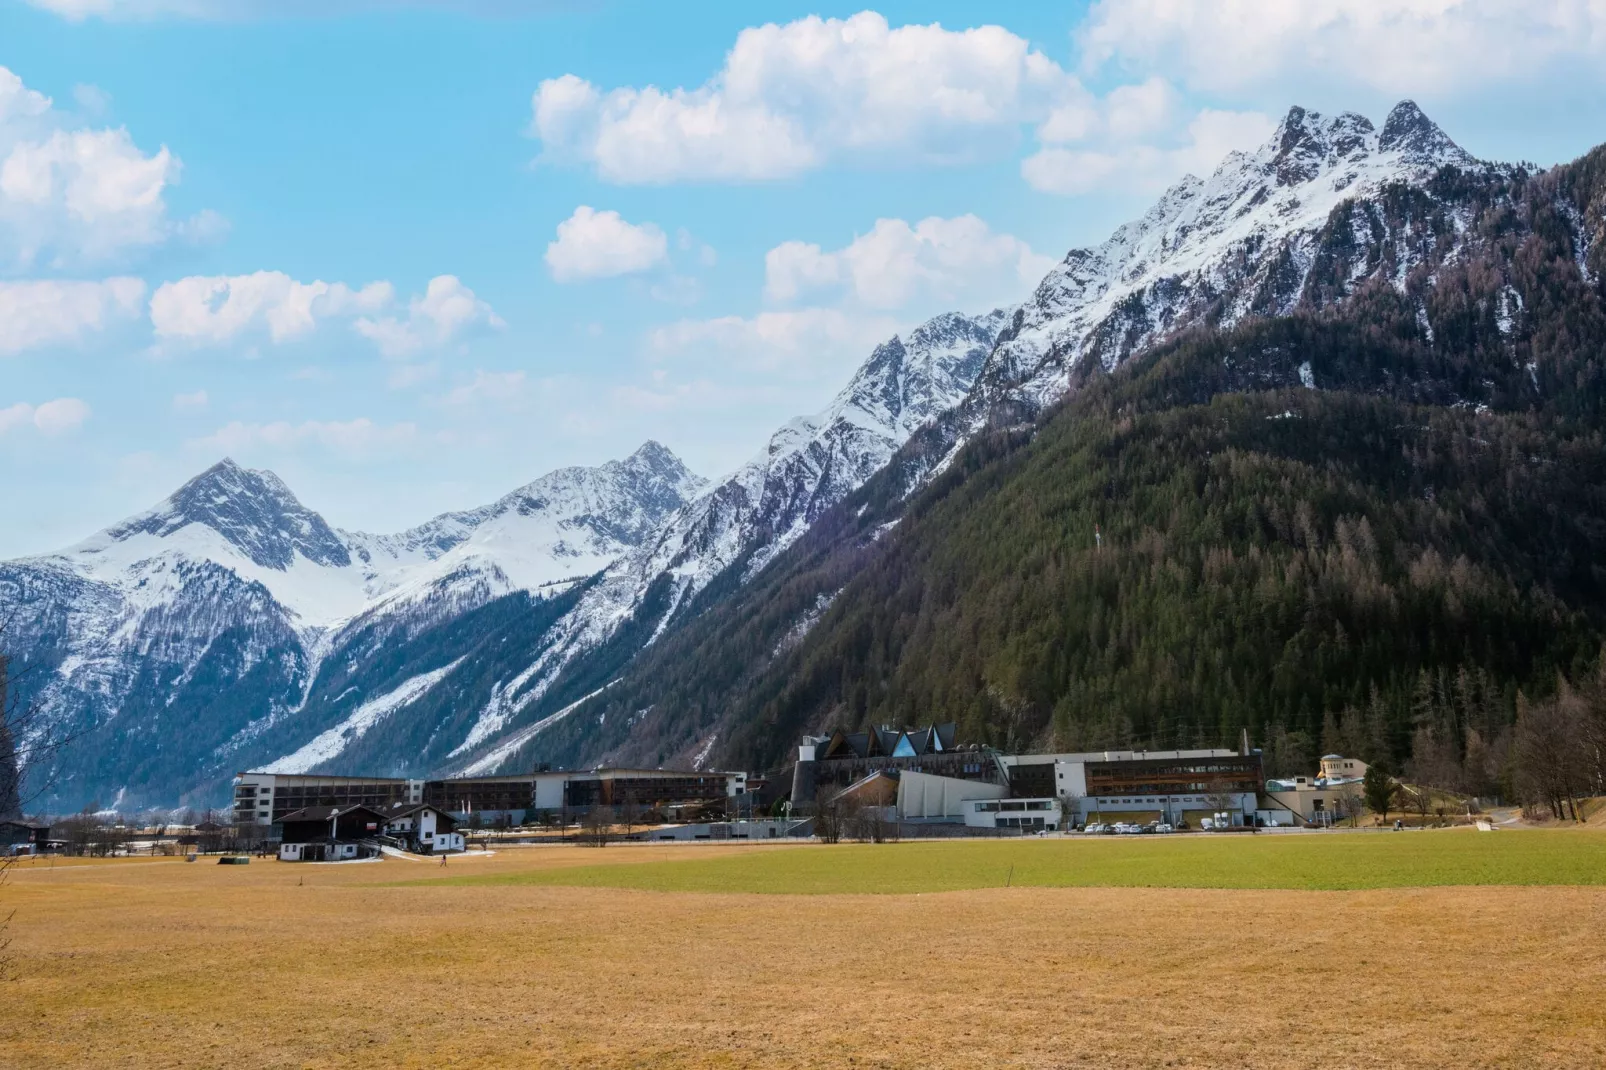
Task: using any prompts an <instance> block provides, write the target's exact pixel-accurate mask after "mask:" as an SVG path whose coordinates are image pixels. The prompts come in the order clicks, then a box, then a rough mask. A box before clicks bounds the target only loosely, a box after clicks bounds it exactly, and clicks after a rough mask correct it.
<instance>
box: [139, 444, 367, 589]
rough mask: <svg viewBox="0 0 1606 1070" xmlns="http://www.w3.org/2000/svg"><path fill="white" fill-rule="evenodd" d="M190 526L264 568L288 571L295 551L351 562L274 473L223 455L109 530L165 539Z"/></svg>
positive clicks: (322, 560) (317, 559)
mask: <svg viewBox="0 0 1606 1070" xmlns="http://www.w3.org/2000/svg"><path fill="white" fill-rule="evenodd" d="M191 524H200V525H204V526H206V527H209V528H211V529H212V530H213V531H216V532H217V533H218V534H219V535H222V536H223V537H224V538H225V539H227V540H228V541H229V542H230V543H231V544H232V545H233V546H234V547H235V548H236V549H238V550H239V551H240V552H241V553H243V554H245V556H247V557H249V558H250V559H251V560H252V561H253V562H255V563H256V564H258V565H261V566H262V567H264V568H275V569H281V570H282V569H287V568H289V567H290V565H291V564H292V563H293V562H294V560H295V555H296V553H297V551H299V552H300V553H301V555H302V556H303V557H305V558H307V559H308V560H309V561H312V562H314V563H316V564H320V565H336V566H344V565H348V564H350V563H351V555H350V554H349V552H348V551H347V549H346V544H345V542H344V541H343V540H342V539H341V538H340V536H339V535H337V534H336V533H335V532H334V530H333V529H332V528H330V527H329V525H328V524H327V523H325V521H324V519H323V517H321V516H319V515H318V514H317V513H315V512H313V511H312V510H311V509H308V508H307V507H306V506H304V505H302V504H301V502H300V501H299V500H297V498H296V496H295V494H293V493H292V492H291V490H290V488H289V487H288V486H286V485H285V482H284V480H282V479H280V478H279V477H278V476H276V475H274V474H273V473H272V472H268V471H259V470H257V469H252V468H242V467H241V466H240V465H238V464H236V463H235V462H234V460H233V459H232V458H228V457H225V458H224V459H223V460H221V461H219V462H218V463H217V464H214V465H213V466H212V467H211V468H208V469H207V470H206V471H204V472H202V473H201V474H200V475H198V476H196V477H195V478H194V479H191V480H190V481H189V482H188V483H185V484H184V485H183V486H182V487H180V488H179V489H178V490H177V491H175V492H174V493H173V495H172V496H171V497H170V498H168V499H167V500H166V501H164V502H162V503H161V504H159V505H157V506H156V507H155V508H154V509H152V510H150V511H149V512H147V513H143V514H141V515H139V516H136V517H133V518H131V519H129V520H126V521H124V522H123V523H122V524H119V525H118V526H116V527H114V528H112V529H110V530H109V531H108V532H107V535H108V536H109V537H111V538H112V539H114V540H119V541H120V540H124V539H128V538H131V537H133V536H135V535H139V534H149V535H155V536H157V537H159V538H165V537H167V536H169V535H172V534H174V533H176V532H178V531H180V530H182V529H183V528H186V527H188V526H189V525H191Z"/></svg>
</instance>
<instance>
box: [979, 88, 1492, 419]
mask: <svg viewBox="0 0 1606 1070" xmlns="http://www.w3.org/2000/svg"><path fill="white" fill-rule="evenodd" d="M1445 166H1455V167H1460V168H1473V167H1476V166H1478V164H1477V161H1475V160H1474V159H1473V158H1472V157H1471V156H1469V155H1468V154H1467V153H1465V152H1463V151H1462V150H1461V149H1460V148H1459V147H1458V146H1457V145H1456V144H1455V143H1454V142H1453V141H1451V140H1450V139H1449V138H1448V137H1447V136H1446V135H1445V134H1444V132H1443V131H1442V130H1440V129H1439V128H1438V127H1437V126H1435V125H1434V124H1433V122H1432V121H1431V120H1429V119H1428V118H1427V116H1425V115H1423V114H1422V112H1421V110H1420V109H1418V108H1417V106H1416V105H1415V104H1413V103H1411V102H1410V101H1405V102H1403V103H1401V104H1399V105H1397V106H1396V107H1395V108H1394V110H1393V111H1391V112H1390V113H1389V116H1388V119H1387V120H1386V121H1385V122H1384V124H1383V127H1382V129H1381V130H1379V129H1377V128H1375V127H1374V126H1373V125H1372V123H1371V121H1370V120H1368V119H1367V118H1365V117H1364V116H1361V115H1356V114H1354V113H1351V112H1346V113H1344V114H1342V115H1339V116H1336V117H1333V118H1327V117H1324V116H1322V115H1319V114H1317V113H1315V112H1309V111H1306V110H1304V109H1303V108H1294V109H1292V110H1290V111H1289V113H1288V115H1287V116H1286V117H1285V118H1284V119H1283V121H1282V123H1281V124H1280V125H1279V127H1278V128H1277V131H1276V132H1275V133H1274V134H1273V135H1272V137H1271V138H1270V139H1269V140H1268V141H1267V142H1266V143H1265V144H1264V145H1262V146H1261V147H1260V148H1259V149H1257V150H1255V151H1254V152H1251V153H1243V152H1234V153H1232V154H1230V155H1229V156H1227V158H1226V159H1225V160H1223V161H1222V163H1221V165H1220V166H1219V167H1218V168H1217V169H1216V171H1215V173H1214V174H1212V175H1211V176H1210V178H1208V179H1205V180H1201V179H1199V178H1196V177H1194V176H1192V175H1189V176H1187V177H1185V178H1184V179H1182V180H1181V181H1180V182H1178V183H1177V184H1176V185H1175V186H1173V187H1172V188H1171V189H1170V190H1168V191H1167V192H1166V193H1165V195H1164V196H1162V197H1161V198H1160V200H1159V202H1158V203H1156V204H1155V205H1154V207H1153V208H1151V209H1150V210H1149V211H1148V213H1147V214H1145V215H1144V216H1143V218H1142V219H1139V220H1137V221H1135V222H1132V223H1128V224H1126V225H1125V226H1122V227H1121V228H1119V229H1118V230H1117V231H1116V232H1115V233H1114V234H1113V235H1111V237H1110V238H1109V240H1108V241H1106V242H1105V243H1104V244H1102V245H1100V246H1098V247H1097V248H1094V249H1075V250H1072V251H1071V253H1070V254H1069V255H1067V256H1066V257H1065V259H1064V260H1063V261H1062V262H1061V263H1060V264H1059V265H1058V266H1056V267H1055V268H1054V270H1053V271H1051V272H1050V273H1049V274H1048V276H1047V277H1046V278H1045V279H1044V280H1043V282H1042V283H1041V285H1039V286H1038V288H1037V291H1036V293H1035V294H1033V296H1032V299H1031V300H1030V301H1028V302H1027V303H1026V304H1025V305H1024V306H1023V307H1022V309H1021V313H1020V317H1019V319H1018V320H1017V321H1016V323H1015V324H1013V325H1011V326H1010V327H1009V328H1008V329H1006V330H1005V331H1004V332H1003V333H1002V336H1001V338H1000V340H999V343H998V345H997V347H996V348H995V349H994V351H993V353H992V354H991V356H990V357H989V358H988V361H987V366H986V367H985V368H984V369H983V371H982V373H981V375H980V377H979V378H978V381H977V384H976V388H975V392H974V393H975V396H974V397H973V398H972V399H971V400H970V402H969V403H968V405H967V408H968V409H969V410H970V413H971V421H970V422H971V424H972V427H974V426H975V424H976V423H978V422H979V420H980V419H982V418H984V417H985V415H986V412H987V411H988V410H990V409H992V408H993V407H994V406H997V405H998V404H999V403H1001V402H1014V403H1017V404H1018V405H1020V406H1021V407H1023V408H1024V409H1025V414H1026V415H1028V416H1029V415H1031V414H1032V413H1033V412H1035V411H1039V410H1041V409H1042V408H1043V407H1044V406H1045V405H1047V404H1051V403H1052V402H1053V401H1055V400H1056V399H1058V398H1059V397H1060V396H1061V395H1062V394H1064V393H1065V391H1066V390H1067V389H1068V388H1069V387H1070V385H1071V379H1072V376H1073V373H1074V372H1075V371H1076V370H1077V368H1078V366H1079V365H1081V364H1082V362H1083V361H1084V360H1085V359H1088V358H1092V359H1096V360H1098V361H1099V362H1100V364H1101V365H1102V366H1103V367H1104V368H1105V369H1106V370H1108V369H1111V368H1113V367H1115V365H1116V364H1118V363H1119V362H1120V361H1121V360H1123V359H1125V357H1126V356H1128V355H1129V354H1131V353H1134V352H1136V351H1138V350H1140V349H1142V348H1144V347H1146V346H1148V345H1150V344H1152V343H1153V342H1155V341H1158V340H1159V339H1161V338H1163V337H1165V336H1166V335H1167V334H1170V333H1171V332H1173V331H1175V330H1178V329H1180V328H1182V327H1187V326H1192V325H1195V324H1201V323H1207V322H1208V323H1214V324H1217V325H1221V326H1228V325H1231V324H1233V323H1235V322H1237V321H1238V320H1241V319H1242V318H1244V317H1245V316H1247V315H1250V314H1257V313H1258V314H1265V315H1283V314H1287V313H1288V312H1290V311H1292V309H1293V308H1294V307H1295V306H1296V305H1297V303H1298V302H1299V300H1300V298H1301V295H1302V293H1303V290H1304V283H1305V279H1306V276H1307V274H1308V273H1309V271H1310V269H1311V266H1312V263H1313V248H1314V243H1315V240H1316V237H1317V235H1318V233H1319V232H1320V231H1321V230H1322V228H1323V227H1324V226H1325V225H1326V224H1327V222H1328V219H1329V216H1330V215H1331V214H1332V212H1333V209H1334V208H1335V207H1337V206H1338V205H1339V204H1340V203H1341V202H1343V201H1345V200H1349V199H1355V198H1364V197H1368V196H1374V195H1376V194H1377V193H1378V192H1379V191H1381V190H1382V189H1383V188H1384V187H1386V186H1388V185H1390V184H1392V183H1410V184H1417V185H1420V184H1422V183H1423V182H1425V181H1426V180H1427V179H1429V178H1430V177H1432V176H1433V175H1434V174H1435V173H1436V172H1437V171H1439V169H1440V168H1442V167H1445ZM1411 262H1412V261H1411V258H1410V256H1409V255H1408V251H1407V255H1406V256H1403V257H1401V258H1400V261H1399V263H1400V265H1401V270H1402V272H1403V271H1404V270H1406V269H1408V268H1409V266H1410V264H1411Z"/></svg>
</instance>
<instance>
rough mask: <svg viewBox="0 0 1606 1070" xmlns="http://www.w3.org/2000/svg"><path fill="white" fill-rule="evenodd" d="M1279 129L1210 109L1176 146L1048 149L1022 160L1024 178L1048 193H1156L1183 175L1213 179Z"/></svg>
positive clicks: (1264, 119) (1263, 118)
mask: <svg viewBox="0 0 1606 1070" xmlns="http://www.w3.org/2000/svg"><path fill="white" fill-rule="evenodd" d="M1276 125H1277V124H1276V121H1275V120H1273V119H1272V118H1271V116H1269V115H1266V114H1264V113H1261V112H1236V111H1217V110H1214V109H1208V108H1207V109H1205V110H1204V111H1201V112H1199V113H1198V114H1197V115H1195V116H1193V118H1192V119H1191V120H1190V121H1189V122H1188V125H1187V127H1186V129H1185V131H1184V133H1183V135H1182V136H1181V137H1180V138H1178V139H1176V141H1175V142H1174V143H1172V144H1169V145H1154V144H1146V143H1143V142H1136V143H1134V142H1121V141H1115V140H1106V141H1102V142H1101V141H1096V140H1095V141H1092V142H1091V143H1089V144H1085V145H1080V146H1074V147H1072V146H1066V145H1063V144H1056V145H1050V146H1049V147H1046V148H1043V149H1040V150H1038V151H1037V152H1035V153H1033V154H1032V155H1031V156H1028V157H1027V158H1026V159H1024V160H1022V161H1021V175H1022V177H1024V178H1025V179H1026V182H1027V184H1028V185H1030V186H1031V187H1032V188H1033V189H1036V190H1040V191H1042V192H1044V193H1061V194H1073V195H1074V194H1080V193H1091V192H1094V191H1096V190H1102V189H1112V188H1119V189H1126V190H1131V191H1136V192H1143V193H1154V192H1158V191H1159V190H1161V189H1163V188H1165V187H1166V186H1167V185H1169V184H1170V183H1171V182H1172V181H1174V180H1175V179H1177V178H1179V177H1181V176H1182V175H1185V174H1196V175H1200V176H1204V175H1208V174H1210V173H1211V172H1212V171H1214V170H1215V169H1216V167H1217V165H1219V164H1220V163H1221V160H1222V158H1223V157H1225V156H1226V155H1227V154H1228V153H1229V152H1232V151H1233V150H1234V149H1250V148H1253V147H1255V146H1257V145H1259V144H1260V143H1261V142H1263V141H1265V139H1266V138H1267V137H1269V136H1270V135H1271V132H1272V131H1273V130H1274V129H1275V128H1276Z"/></svg>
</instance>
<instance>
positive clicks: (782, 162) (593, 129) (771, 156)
mask: <svg viewBox="0 0 1606 1070" xmlns="http://www.w3.org/2000/svg"><path fill="white" fill-rule="evenodd" d="M1077 92H1080V86H1079V85H1078V83H1077V81H1076V79H1075V77H1074V76H1072V75H1070V74H1069V73H1067V72H1066V71H1065V70H1063V69H1061V68H1060V66H1059V65H1058V64H1056V63H1055V62H1054V61H1052V60H1050V59H1048V58H1047V57H1045V56H1044V55H1043V54H1042V53H1041V52H1037V51H1033V50H1032V48H1031V46H1030V45H1029V43H1028V42H1027V41H1026V40H1025V39H1023V38H1021V37H1017V36H1016V35H1015V34H1012V33H1010V32H1009V31H1008V30H1005V29H1003V28H1002V27H999V26H982V27H978V28H975V29H967V30H958V31H951V30H945V29H943V28H942V27H941V26H939V25H935V24H933V25H930V26H901V27H898V28H896V29H893V28H891V27H890V26H889V25H888V24H887V20H886V19H885V18H884V17H883V16H881V15H879V14H877V13H875V12H873V11H865V12H861V13H860V14H857V15H854V16H853V17H851V18H848V19H822V18H819V17H817V16H812V15H811V16H809V17H807V18H803V19H798V20H797V21H795V22H790V23H787V24H785V25H775V24H773V23H772V24H769V25H765V26H759V27H755V28H751V29H746V30H743V31H742V32H741V33H740V34H739V35H738V36H737V38H736V43H735V46H734V47H733V48H732V49H731V51H730V52H729V53H728V54H727V56H726V59H725V65H724V67H723V68H722V69H721V70H720V71H719V72H718V73H717V74H716V75H715V76H714V77H713V78H711V79H710V80H709V81H708V82H706V83H705V84H704V85H702V86H700V87H698V88H695V89H684V88H679V89H672V90H667V91H666V90H662V89H659V88H657V87H655V86H647V87H644V88H635V87H625V88H618V89H613V90H609V91H607V92H604V91H602V90H600V89H599V88H597V87H596V86H594V85H592V84H591V83H589V82H587V81H585V80H583V79H581V78H579V77H577V76H575V75H572V74H569V75H564V76H562V77H560V78H554V79H550V80H548V81H545V82H543V83H541V86H540V88H539V89H538V90H537V91H536V93H535V96H534V100H533V112H534V117H533V123H532V127H533V132H534V133H535V134H536V135H537V136H539V137H540V139H541V141H542V146H543V150H544V152H545V154H546V155H547V156H549V157H551V158H553V159H558V160H579V161H583V162H587V163H590V164H593V165H595V167H596V168H597V171H598V173H599V174H600V175H601V176H602V177H603V178H604V179H607V180H608V181H611V182H620V183H654V182H673V181H681V180H718V181H742V180H759V179H773V178H780V177H784V176H787V175H794V174H798V173H800V172H802V171H806V170H809V169H811V168H815V167H818V166H821V165H822V164H823V163H825V162H826V161H827V160H828V159H830V158H832V157H834V156H839V155H859V156H873V157H879V158H882V159H886V158H890V157H893V156H898V155H902V156H907V157H909V158H910V159H911V160H912V161H913V162H917V163H923V164H929V163H932V162H941V161H953V160H963V159H970V158H973V157H974V156H976V155H977V154H978V153H979V152H980V151H982V150H983V149H984V147H985V146H986V145H987V144H989V143H990V144H993V145H998V144H1002V145H1010V144H1013V142H1014V140H1015V138H1016V137H1017V135H1018V130H1019V127H1020V125H1021V124H1022V123H1031V122H1039V121H1041V120H1042V119H1044V118H1046V117H1047V115H1048V114H1049V113H1050V112H1051V111H1052V110H1053V109H1054V107H1055V106H1056V105H1058V104H1059V103H1060V102H1061V101H1062V100H1063V99H1064V98H1065V97H1067V96H1068V95H1072V94H1075V93H1077Z"/></svg>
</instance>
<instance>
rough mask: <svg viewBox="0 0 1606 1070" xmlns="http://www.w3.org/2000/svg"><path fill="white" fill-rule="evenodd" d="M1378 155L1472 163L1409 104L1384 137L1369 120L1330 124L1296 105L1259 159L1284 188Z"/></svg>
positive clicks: (1394, 115)
mask: <svg viewBox="0 0 1606 1070" xmlns="http://www.w3.org/2000/svg"><path fill="white" fill-rule="evenodd" d="M1374 154H1398V155H1399V156H1400V157H1402V158H1403V159H1404V160H1405V161H1407V162H1409V163H1412V164H1416V165H1419V166H1423V167H1436V166H1441V165H1443V164H1458V165H1466V164H1470V163H1472V162H1473V160H1472V157H1470V156H1468V155H1467V154H1466V153H1465V152H1463V151H1462V149H1461V147H1460V146H1458V145H1457V144H1456V143H1455V142H1454V141H1451V140H1450V138H1449V136H1448V135H1446V134H1445V133H1444V131H1443V130H1441V129H1439V127H1438V126H1437V125H1436V124H1435V123H1434V122H1433V120H1431V119H1429V118H1428V117H1427V116H1426V115H1424V114H1423V113H1422V109H1421V108H1418V107H1417V106H1416V104H1415V103H1414V102H1413V101H1409V100H1404V101H1401V102H1400V103H1399V104H1396V105H1395V106H1394V109H1393V110H1392V111H1390V112H1389V115H1388V118H1387V119H1386V120H1385V121H1384V123H1383V130H1382V133H1381V134H1380V133H1378V131H1377V128H1376V127H1375V126H1373V125H1372V121H1371V120H1370V119H1368V118H1367V117H1366V116H1364V115H1358V114H1356V113H1355V112H1343V113H1342V114H1340V115H1336V116H1332V117H1331V118H1329V117H1327V116H1324V115H1322V114H1321V113H1319V112H1314V111H1308V110H1306V109H1305V108H1301V107H1299V106H1297V105H1296V106H1294V107H1292V108H1289V109H1288V114H1287V115H1285V116H1284V117H1283V121H1282V122H1281V123H1279V124H1278V125H1277V130H1276V132H1275V133H1273V134H1272V136H1271V139H1270V140H1269V141H1268V142H1267V143H1266V144H1265V145H1263V146H1262V147H1261V149H1260V151H1259V152H1258V153H1257V154H1256V155H1258V156H1260V157H1261V158H1264V159H1267V160H1268V162H1269V164H1270V165H1271V167H1272V169H1273V170H1274V171H1275V173H1276V176H1277V182H1278V184H1279V185H1283V186H1293V185H1299V184H1301V183H1305V182H1310V181H1312V180H1313V179H1315V178H1317V177H1319V176H1320V175H1322V174H1323V173H1325V172H1327V171H1330V170H1332V169H1334V168H1335V167H1339V166H1342V165H1344V164H1346V163H1351V162H1355V161H1359V160H1363V159H1365V158H1367V157H1369V156H1372V155H1374Z"/></svg>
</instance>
